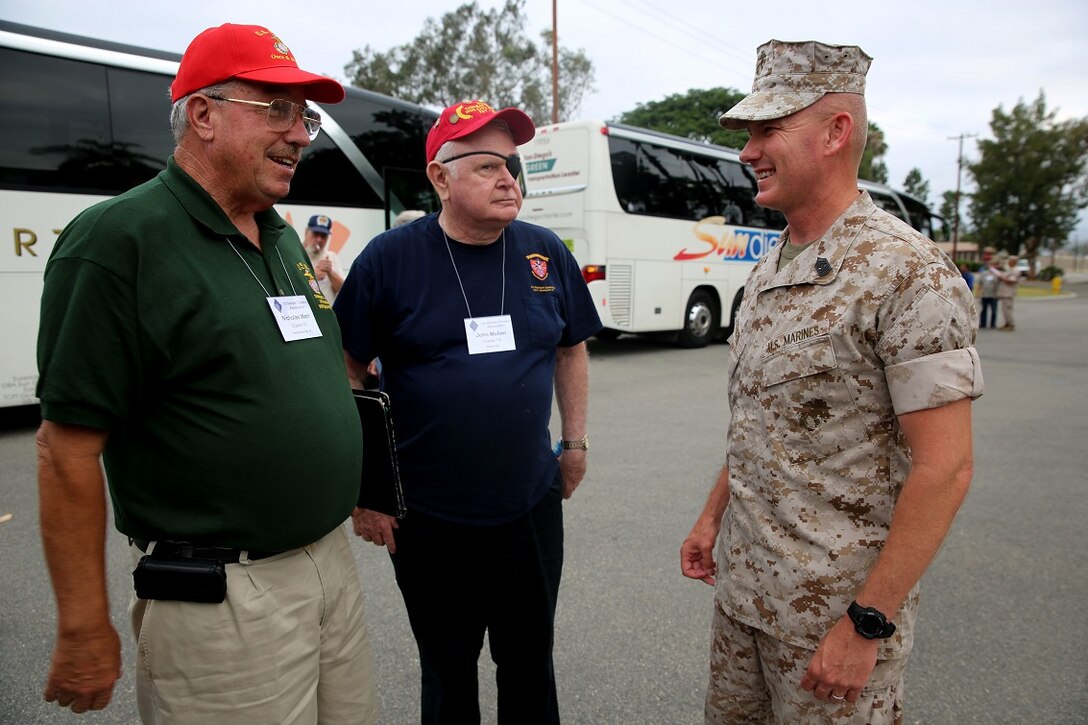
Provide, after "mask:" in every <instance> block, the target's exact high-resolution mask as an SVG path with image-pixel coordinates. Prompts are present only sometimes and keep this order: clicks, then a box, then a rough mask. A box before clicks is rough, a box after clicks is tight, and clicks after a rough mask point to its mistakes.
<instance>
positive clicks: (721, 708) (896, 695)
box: [706, 603, 907, 725]
mask: <svg viewBox="0 0 1088 725" xmlns="http://www.w3.org/2000/svg"><path fill="white" fill-rule="evenodd" d="M712 626H713V641H712V642H711V650H710V683H709V685H708V686H707V691H706V722H707V723H708V724H709V723H716V724H717V723H720V724H722V725H724V724H725V723H729V724H730V725H733V724H735V723H760V724H767V725H770V724H771V723H778V724H780V725H785V724H789V725H797V724H803V725H808V724H813V725H815V724H817V723H818V724H820V725H823V724H825V723H852V724H853V723H857V724H858V725H862V724H864V723H871V724H872V725H892V724H893V723H900V722H902V719H903V673H904V672H905V671H906V666H907V662H906V659H905V658H904V659H901V660H880V661H878V662H877V663H876V669H874V670H873V674H872V676H871V677H870V678H869V683H868V684H867V685H866V686H865V688H864V689H863V690H862V691H861V695H860V696H859V697H858V701H857V702H856V703H851V702H846V701H842V702H838V701H835V700H830V701H824V700H817V699H816V698H815V697H814V696H813V694H812V693H811V692H808V691H807V690H804V689H802V688H801V677H802V676H803V675H804V674H805V670H806V669H808V665H809V662H810V661H811V660H812V655H813V654H815V652H813V651H812V650H807V649H804V648H801V647H794V646H792V645H789V644H786V643H785V642H781V641H779V640H777V639H775V638H773V637H771V636H770V635H768V634H766V633H764V632H762V631H760V630H758V629H754V628H752V627H749V626H747V625H744V624H741V623H740V622H737V621H736V620H734V619H731V618H729V617H727V616H725V614H723V613H722V611H721V607H720V606H718V604H717V603H715V606H714V623H713V625H712Z"/></svg>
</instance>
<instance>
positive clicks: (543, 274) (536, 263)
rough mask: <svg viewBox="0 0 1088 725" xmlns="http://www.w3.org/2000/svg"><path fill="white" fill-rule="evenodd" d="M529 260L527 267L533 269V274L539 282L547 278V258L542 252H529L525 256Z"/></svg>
mask: <svg viewBox="0 0 1088 725" xmlns="http://www.w3.org/2000/svg"><path fill="white" fill-rule="evenodd" d="M525 258H526V259H528V260H529V269H531V270H532V271H533V276H534V277H536V278H537V279H539V280H540V281H541V282H543V281H544V280H546V279H547V278H548V258H547V257H545V256H544V255H543V254H535V253H534V254H529V255H527V256H526V257H525Z"/></svg>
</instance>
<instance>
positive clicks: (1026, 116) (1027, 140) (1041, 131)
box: [967, 91, 1088, 259]
mask: <svg viewBox="0 0 1088 725" xmlns="http://www.w3.org/2000/svg"><path fill="white" fill-rule="evenodd" d="M1055 115H1056V111H1047V109H1046V98H1045V95H1044V93H1043V92H1042V91H1039V97H1038V98H1037V99H1036V100H1035V101H1034V102H1032V103H1030V104H1029V103H1025V102H1024V101H1023V100H1021V101H1020V102H1019V103H1017V104H1016V106H1015V107H1014V108H1013V109H1012V111H1011V112H1008V113H1006V112H1005V110H1004V109H1003V108H1002V107H1001V106H998V107H997V108H995V109H994V111H993V116H992V118H991V121H990V131H991V133H992V134H993V138H992V139H985V140H982V141H979V144H978V150H979V159H978V161H976V162H974V163H968V164H967V170H968V171H969V172H970V174H971V176H972V177H973V178H974V181H975V187H976V191H975V192H974V193H973V194H972V195H971V202H970V208H971V218H972V219H974V222H975V229H976V231H977V232H978V236H979V238H980V240H981V241H984V242H985V243H987V244H989V245H992V246H994V247H998V248H1000V249H1004V250H1006V251H1008V252H1011V253H1013V254H1017V253H1019V251H1020V248H1021V247H1023V248H1024V249H1025V250H1026V254H1027V256H1028V257H1029V258H1030V259H1034V258H1035V256H1036V251H1037V250H1038V249H1039V246H1040V244H1041V243H1042V242H1043V240H1046V243H1047V244H1046V246H1057V245H1060V244H1061V243H1063V242H1064V241H1065V240H1066V239H1067V238H1068V236H1069V233H1070V232H1071V231H1072V230H1073V228H1074V227H1075V226H1076V224H1077V215H1078V214H1079V213H1080V211H1081V210H1082V209H1084V208H1085V207H1086V206H1088V176H1086V175H1085V165H1086V162H1088V118H1081V119H1075V120H1070V121H1062V122H1059V121H1057V120H1056V119H1055Z"/></svg>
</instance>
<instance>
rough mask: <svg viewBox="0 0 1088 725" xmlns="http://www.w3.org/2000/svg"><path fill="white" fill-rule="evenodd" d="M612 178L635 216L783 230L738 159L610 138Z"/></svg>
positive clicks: (627, 209) (783, 221)
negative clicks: (717, 221) (761, 204)
mask: <svg viewBox="0 0 1088 725" xmlns="http://www.w3.org/2000/svg"><path fill="white" fill-rule="evenodd" d="M609 150H610V153H611V157H612V177H613V179H614V181H615V186H616V196H617V197H618V199H619V202H620V206H621V207H623V209H624V210H625V211H627V212H628V213H630V214H644V215H647V216H658V217H668V218H670V219H688V220H691V221H698V220H700V219H705V218H707V217H710V216H723V217H725V220H726V223H728V224H735V225H741V226H749V227H759V228H773V229H781V228H782V227H784V226H785V220H784V219H782V217H781V215H780V214H778V212H774V211H771V210H769V209H763V208H761V207H759V206H758V205H757V204H756V203H755V198H754V197H755V194H756V180H755V177H754V176H753V175H752V173H751V170H749V169H748V168H747V167H745V166H744V164H741V163H739V162H736V161H731V160H729V159H722V158H718V157H714V156H704V155H702V154H694V153H689V152H686V151H681V150H679V149H674V148H671V147H667V146H657V145H654V144H649V143H643V142H640V141H633V140H630V139H625V138H617V137H614V136H610V137H609Z"/></svg>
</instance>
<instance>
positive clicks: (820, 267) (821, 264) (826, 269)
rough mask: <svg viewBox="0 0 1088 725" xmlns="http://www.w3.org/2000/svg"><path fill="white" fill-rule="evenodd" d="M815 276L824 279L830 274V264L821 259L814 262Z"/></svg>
mask: <svg viewBox="0 0 1088 725" xmlns="http://www.w3.org/2000/svg"><path fill="white" fill-rule="evenodd" d="M816 274H817V275H819V276H820V277H826V276H827V275H829V274H831V262H828V261H827V260H826V259H824V258H823V257H820V258H819V259H817V260H816Z"/></svg>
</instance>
